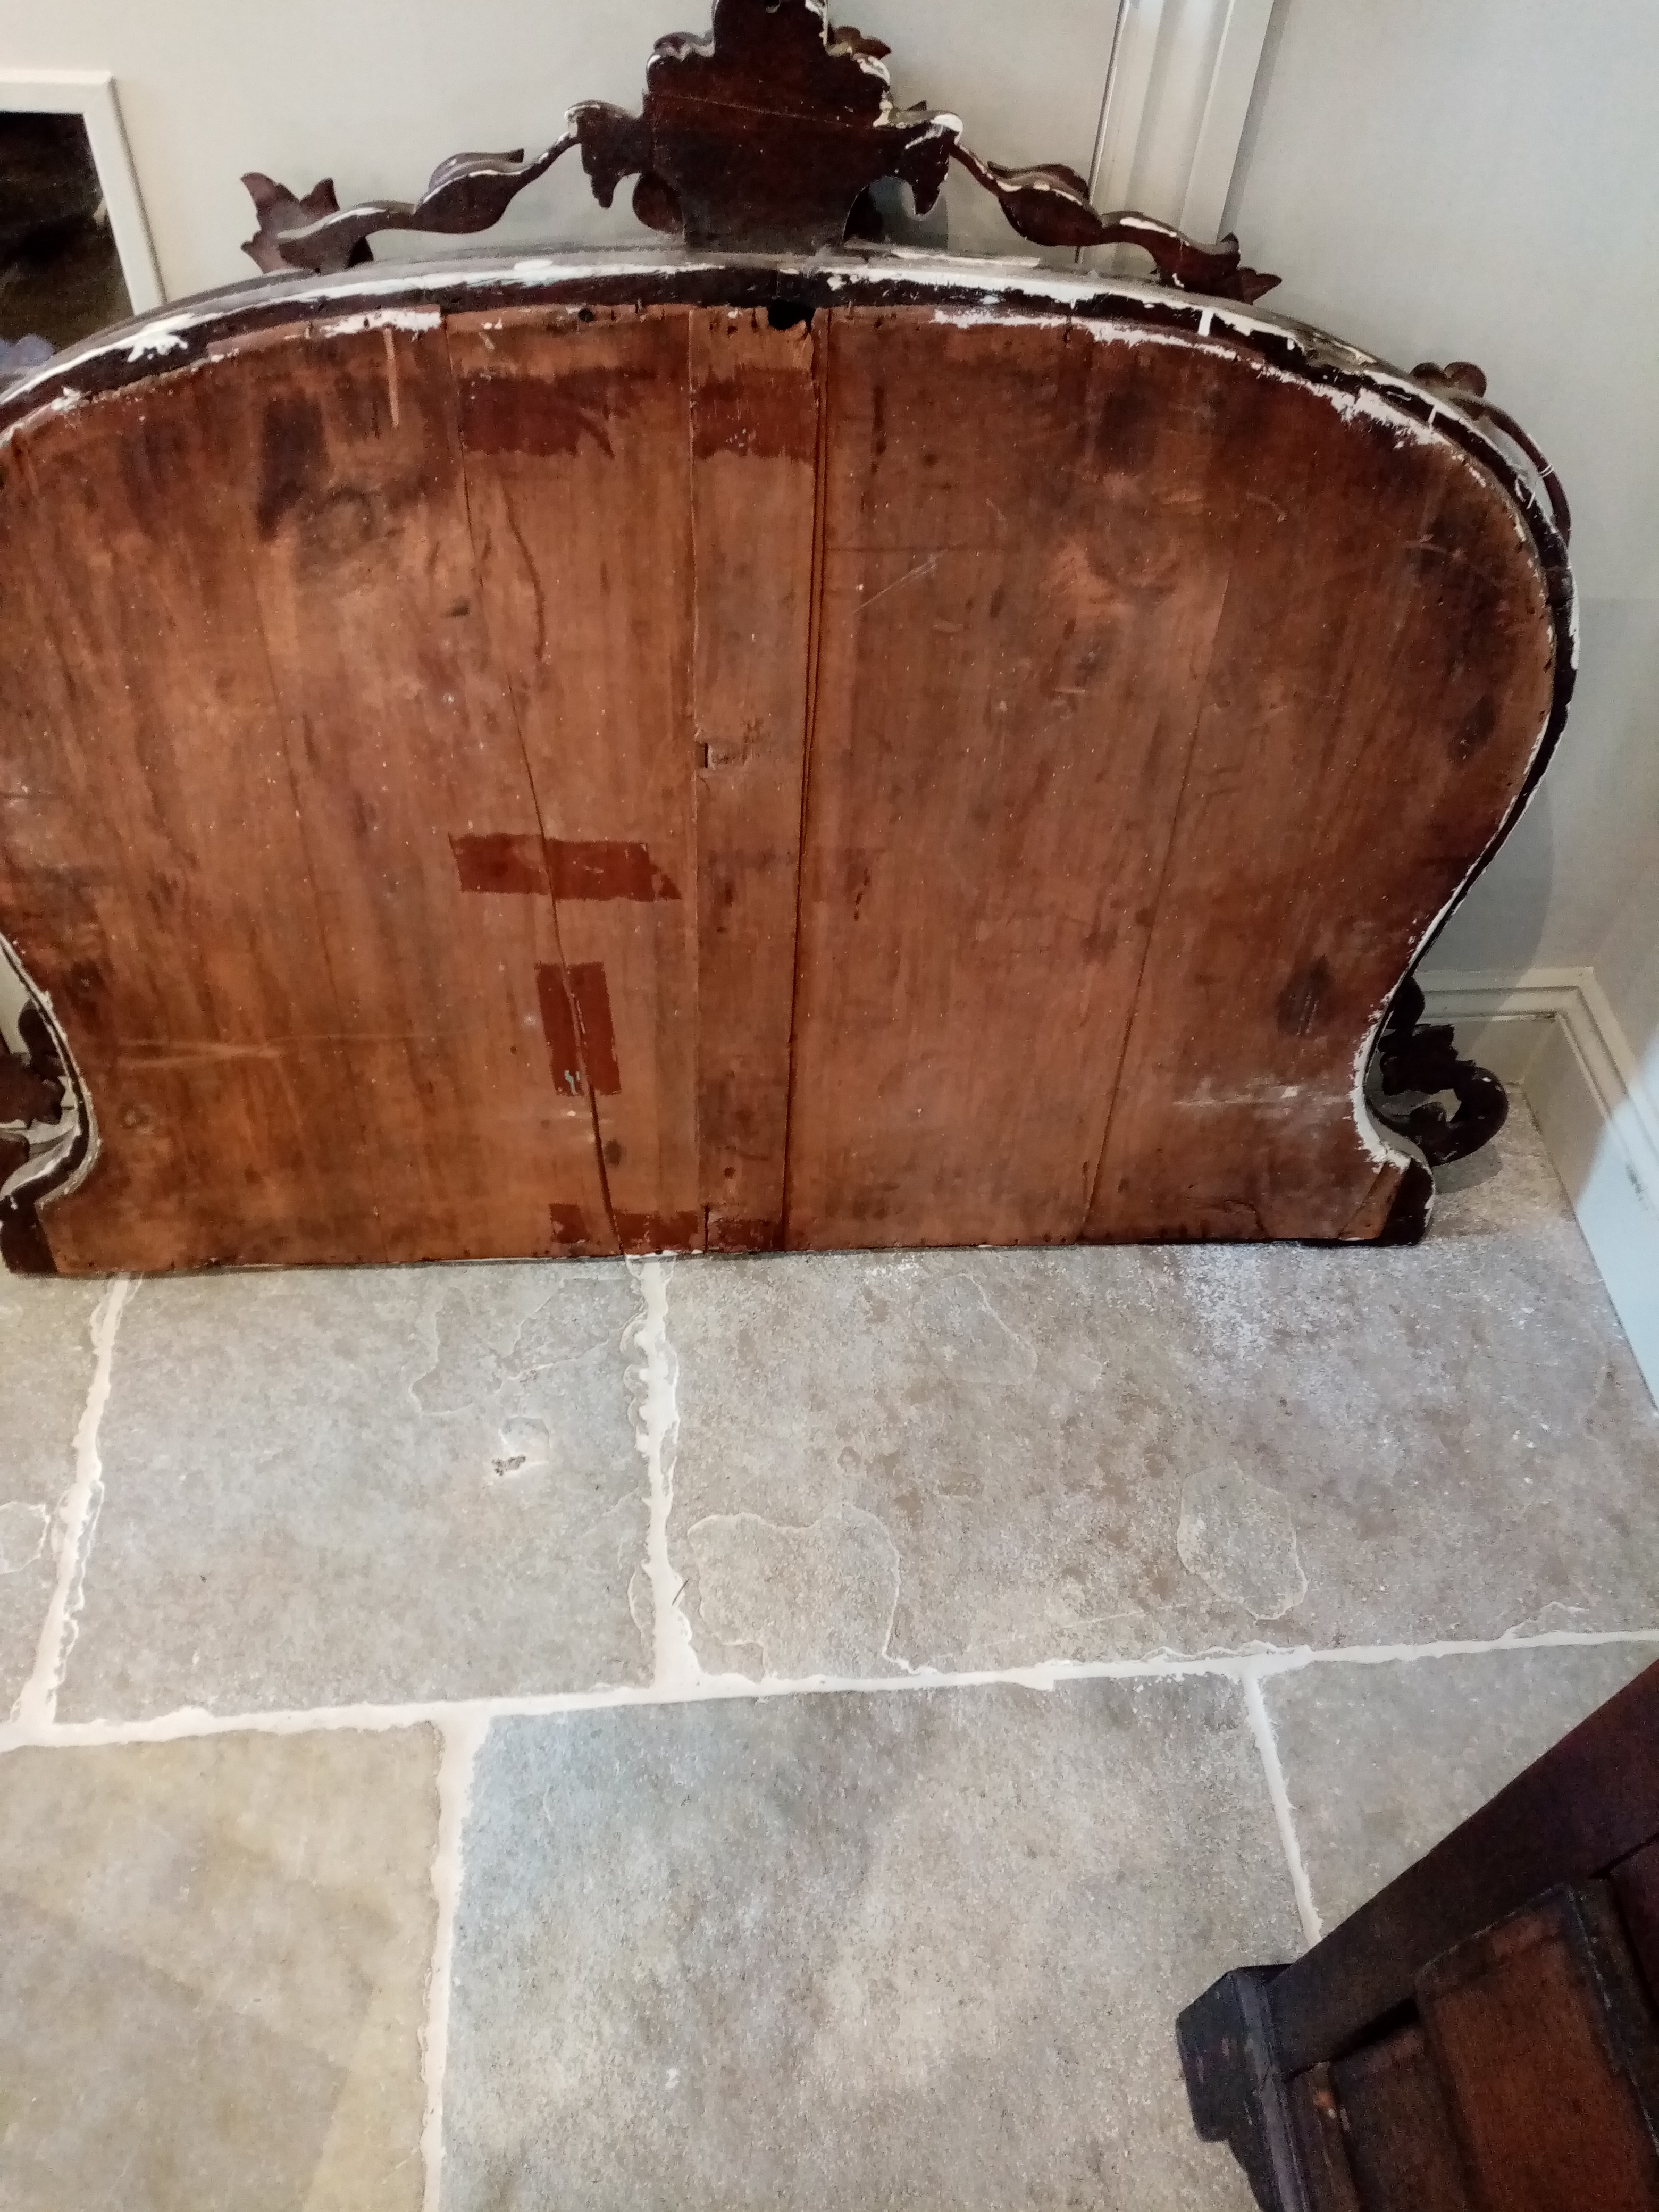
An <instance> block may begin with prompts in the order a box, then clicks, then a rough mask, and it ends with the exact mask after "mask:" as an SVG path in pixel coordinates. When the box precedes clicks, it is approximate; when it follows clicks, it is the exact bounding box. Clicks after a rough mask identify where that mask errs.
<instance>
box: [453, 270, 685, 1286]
mask: <svg viewBox="0 0 1659 2212" xmlns="http://www.w3.org/2000/svg"><path fill="white" fill-rule="evenodd" d="M690 312H691V311H690V310H689V309H687V308H684V307H663V308H650V309H644V310H641V311H638V312H635V311H634V310H632V309H628V310H620V311H618V310H609V309H606V310H594V311H589V310H586V309H581V310H576V309H568V308H558V309H552V310H547V309H538V308H526V309H519V310H512V311H509V312H507V313H500V314H492V315H482V316H469V315H458V316H455V317H453V318H452V319H451V320H450V322H449V324H448V326H447V327H448V334H449V346H450V354H451V358H452V361H453V367H454V375H455V386H456V391H457V393H458V396H459V415H460V435H461V444H462V449H463V452H464V453H465V466H466V478H467V487H468V496H469V501H470V506H471V518H472V527H473V532H474V537H475V539H476V543H477V555H478V563H479V573H480V576H481V578H482V583H483V605H484V609H485V614H486V618H487V621H488V623H489V635H490V640H491V645H492V647H493V651H494V656H495V666H496V667H497V668H498V670H499V671H501V674H502V676H503V677H504V678H505V679H506V681H507V685H508V688H509V690H510V693H511V696H512V700H513V712H514V714H515V717H516V721H517V726H518V731H519V736H520V742H521V744H522V747H523V751H524V757H525V758H526V762H527V763H528V766H529V771H530V775H531V778H532V783H533V786H534V789H535V794H536V803H537V805H538V810H539V812H540V817H541V831H542V835H543V836H544V839H545V840H546V841H547V842H548V849H549V854H550V862H551V865H552V866H553V868H554V871H555V874H554V876H553V877H550V879H549V890H550V891H556V896H555V897H554V898H553V900H552V904H553V907H554V909H555V911H556V921H557V938H558V945H559V957H560V958H561V959H562V962H563V963H565V965H566V967H567V969H568V971H569V972H570V973H571V974H572V975H580V977H581V979H582V980H581V984H580V990H579V991H578V992H577V993H576V994H574V1016H575V1020H576V1024H577V1030H578V1034H579V1035H580V1037H581V1039H582V1042H583V1048H584V1052H585V1054H586V1056H587V1057H588V1058H589V1059H590V1060H591V1059H592V1055H594V1054H596V1053H597V1054H599V1056H600V1058H601V1060H606V1061H607V1062H608V1060H609V1058H610V1057H611V1056H614V1064H615V1070H616V1080H615V1082H614V1084H612V1083H611V1081H610V1080H609V1079H608V1076H607V1075H606V1074H605V1071H604V1070H603V1069H595V1068H593V1067H592V1066H590V1067H589V1068H588V1070H587V1073H586V1078H585V1079H584V1081H585V1085H586V1091H587V1093H588V1095H589V1110H590V1112H591V1113H592V1117H593V1120H594V1122H595V1124H596V1127H597V1132H598V1139H599V1145H600V1146H601V1147H602V1152H603V1159H604V1165H605V1191H606V1202H608V1205H609V1208H610V1212H611V1224H612V1226H613V1229H614V1232H615V1234H616V1236H617V1238H618V1239H619V1241H620V1243H621V1244H622V1245H623V1249H626V1250H629V1251H650V1250H654V1249H659V1248H662V1247H675V1248H680V1249H685V1248H692V1247H696V1246H700V1245H701V1244H702V1186H701V1180H700V1174H699V1162H698V1152H697V1101H696V1092H697V1046H696V1040H697V1031H698V1008H697V907H698V853H697V841H696V758H695V752H694V746H695V742H696V741H695V738H694V737H693V732H692V723H691V680H692V639H693V634H694V615H693V604H692V559H693V554H692V518H691V424H690ZM512 827H513V825H512V824H509V823H502V824H501V828H502V829H503V830H506V829H510V828H512ZM573 848H578V849H580V851H581V852H584V853H586V854H589V855H590V856H591V855H592V853H593V851H594V849H595V848H605V849H606V850H608V851H609V852H610V853H611V855H612V856H613V857H612V859H611V861H609V862H608V863H606V862H602V861H600V860H595V859H592V858H591V857H590V859H589V860H586V861H582V862H579V861H577V860H575V859H574V858H573V857H572V853H573ZM636 849H637V850H640V851H642V853H643V854H644V856H645V859H644V860H643V861H642V862H641V860H639V859H637V858H628V857H623V855H625V854H634V853H635V851H636ZM473 896H476V897H477V898H479V899H480V900H481V901H482V902H485V903H494V902H498V901H501V900H513V901H516V900H518V899H520V898H522V897H524V896H526V895H525V894H524V893H522V892H513V891H503V892H498V893H490V892H478V893H475V894H473ZM536 902H537V901H536V899H535V898H534V897H532V899H531V903H532V904H533V903H536Z"/></svg>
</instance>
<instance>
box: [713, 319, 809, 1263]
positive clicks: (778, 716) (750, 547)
mask: <svg viewBox="0 0 1659 2212" xmlns="http://www.w3.org/2000/svg"><path fill="white" fill-rule="evenodd" d="M691 428H692V464H691V466H692V503H693V520H694V532H695V539H696V638H695V644H694V648H693V653H694V658H693V665H692V672H691V681H692V696H693V706H692V713H693V720H694V724H695V740H696V763H697V924H698V991H699V1019H698V1036H697V1109H698V1126H699V1157H700V1169H699V1172H700V1176H701V1192H702V1205H703V1209H704V1215H705V1219H706V1223H707V1238H708V1246H709V1249H711V1250H715V1251H768V1250H771V1249H774V1248H775V1247H776V1246H778V1245H780V1244H781V1243H782V1242H783V1194H784V1161H785V1145H786V1138H787V1127H788V1117H789V1054H790V1027H791V1023H792V1021H793V1012H794V991H795V920H796V907H797V903H798V900H799V881H800V824H801V788H802V776H803V772H804V769H805V752H806V718H807V709H808V699H809V693H810V689H811V682H810V679H811V669H810V665H809V653H810V651H811V643H812V607H813V591H814V585H815V574H814V544H813V537H814V529H815V525H816V519H817V469H818V431H819V408H818V380H817V345H816V343H815V341H814V337H813V334H812V331H811V328H810V327H808V326H806V325H794V326H793V327H791V328H787V329H783V330H774V329H772V328H771V327H770V325H769V322H768V319H767V318H766V316H765V315H764V314H760V313H755V312H754V311H752V310H750V312H748V313H728V312H726V310H723V309H719V308H716V309H713V310H703V311H699V312H696V313H693V315H692V318H691Z"/></svg>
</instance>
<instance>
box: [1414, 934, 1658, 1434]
mask: <svg viewBox="0 0 1659 2212" xmlns="http://www.w3.org/2000/svg"><path fill="white" fill-rule="evenodd" d="M1418 980H1419V982H1420V983H1421V984H1422V987H1423V994H1424V997H1425V1000H1426V1001H1427V1007H1428V1016H1429V1018H1430V1019H1431V1021H1442V1022H1450V1023H1452V1024H1453V1025H1454V1026H1455V1029H1456V1031H1457V1042H1458V1049H1459V1050H1460V1051H1461V1052H1463V1053H1466V1054H1468V1056H1469V1057H1470V1058H1471V1059H1474V1060H1480V1062H1481V1064H1482V1065H1483V1066H1486V1067H1490V1068H1491V1069H1492V1072H1493V1073H1495V1074H1497V1075H1501V1076H1502V1077H1503V1079H1504V1081H1505V1082H1506V1083H1507V1084H1509V1085H1510V1086H1511V1088H1512V1089H1516V1090H1518V1091H1520V1092H1521V1094H1522V1097H1524V1098H1525V1099H1526V1102H1527V1103H1528V1106H1529V1107H1530V1108H1531V1109H1532V1111H1533V1115H1534V1119H1535V1120H1536V1121H1537V1123H1538V1127H1539V1132H1540V1133H1541V1136H1542V1137H1543V1139H1544V1143H1545V1145H1546V1146H1547V1148H1548V1151H1549V1155H1550V1158H1551V1159H1552V1160H1553V1162H1554V1163H1555V1169H1556V1172H1557V1174H1559V1176H1560V1178H1561V1180H1562V1182H1564V1183H1565V1186H1566V1188H1567V1194H1568V1196H1569V1197H1570V1198H1571V1200H1572V1204H1573V1210H1574V1212H1576V1213H1577V1216H1578V1225H1579V1227H1580V1228H1581V1229H1582V1230H1583V1232H1584V1239H1585V1242H1586V1243H1588V1244H1589V1248H1590V1251H1591V1253H1592V1255H1594V1257H1595V1264H1596V1266H1597V1267H1599V1268H1600V1269H1601V1279H1602V1280H1603V1281H1604V1282H1605V1283H1606V1285H1607V1291H1608V1294H1609V1296H1610V1297H1612V1299H1613V1306H1614V1309H1615V1310H1616V1311H1617V1313H1618V1316H1619V1318H1620V1322H1622V1323H1623V1325H1624V1329H1625V1334H1626V1336H1627V1337H1628V1338H1629V1339H1630V1343H1631V1349H1632V1351H1633V1352H1635V1354H1636V1361H1637V1364H1638V1366H1639V1367H1640V1369H1641V1370H1642V1372H1643V1374H1644V1376H1645V1377H1646V1378H1647V1383H1648V1387H1649V1389H1650V1390H1651V1391H1652V1392H1653V1395H1654V1396H1655V1398H1656V1399H1659V1103H1656V1101H1655V1099H1654V1097H1653V1096H1652V1094H1651V1092H1650V1090H1649V1089H1648V1086H1647V1085H1646V1084H1645V1082H1644V1079H1643V1074H1642V1068H1641V1063H1640V1061H1639V1060H1638V1058H1637V1056H1636V1054H1635V1052H1634V1051H1633V1050H1632V1046H1631V1042H1630V1040H1629V1038H1628V1037H1627V1036H1626V1035H1625V1032H1624V1030H1623V1029H1622V1028H1621V1027H1620V1022H1619V1019H1618V1017H1617V1016H1616V1015H1615V1014H1614V1012H1613V1008H1612V1007H1611V1006H1609V1005H1608V1003H1607V994H1606V993H1605V992H1604V991H1603V990H1602V988H1601V985H1600V984H1599V983H1598V982H1597V981H1596V980H1595V969H1593V968H1533V969H1528V970H1527V972H1526V973H1525V974H1524V975H1520V976H1518V977H1510V976H1500V975H1456V974H1451V973H1442V974H1436V973H1434V972H1432V971H1430V972H1427V973H1425V974H1424V975H1421V976H1419V979H1418Z"/></svg>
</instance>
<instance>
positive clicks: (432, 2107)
mask: <svg viewBox="0 0 1659 2212" xmlns="http://www.w3.org/2000/svg"><path fill="white" fill-rule="evenodd" d="M488 1732H489V1721H488V1719H487V1718H486V1717H484V1716H483V1715H482V1714H480V1713H477V1712H473V1711H467V1712H465V1713H463V1714H461V1715H460V1716H459V1717H451V1718H450V1719H448V1720H447V1721H445V1722H442V1723H440V1734H441V1740H442V1743H443V1757H442V1759H441V1760H440V1762H439V1766H438V1841H437V1845H436V1848H435V1850H434V1852H433V1855H432V1889H433V1894H434V1895H435V1897H436V1899H437V1901H438V1913H437V1922H436V1926H435V1931H434V1935H433V1942H432V1970H431V1972H430V1973H429V1975H428V1978H427V1988H426V2026H425V2027H424V2028H423V2029H422V2033H421V2078H422V2081H424V2083H425V2085H426V2113H425V2117H424V2118H423V2120H422V2124H421V2162H422V2166H424V2167H425V2169H426V2186H425V2191H424V2193H423V2196H422V2212H439V2208H440V2204H441V2200H442V2194H443V2161H444V2075H445V2073H446V2071H447V2068H448V2063H449V1999H450V1984H451V1979H452V1977H453V1971H454V1965H455V1916H456V1912H457V1910H458V1908H459V1904H460V1896H461V1847H462V1843H463V1841H464V1838H465V1831H466V1818H467V1814H468V1812H469V1810H470V1809H471V1802H472V1776H473V1771H474V1769H475V1768H476V1766H477V1758H478V1748H479V1746H480V1745H481V1744H482V1743H483V1740H484V1737H485V1735H487V1734H488Z"/></svg>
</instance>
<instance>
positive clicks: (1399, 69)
mask: <svg viewBox="0 0 1659 2212" xmlns="http://www.w3.org/2000/svg"><path fill="white" fill-rule="evenodd" d="M1228 222H1229V223H1230V225H1231V226H1232V227H1235V228H1237V230H1238V231H1239V233H1240V235H1241V236H1242V238H1243V241H1244V249H1245V258H1247V259H1248V260H1249V261H1251V262H1253V263H1254V264H1255V265H1257V266H1258V267H1263V268H1268V269H1275V270H1279V271H1280V272H1281V273H1282V274H1283V276H1284V277H1285V284H1284V288H1283V289H1282V290H1281V291H1279V292H1275V293H1274V294H1273V295H1272V297H1271V299H1270V300H1269V301H1267V302H1266V303H1264V304H1267V305H1269V306H1272V307H1282V308H1283V309H1285V310H1286V311H1288V312H1290V313H1295V314H1298V315H1304V316H1306V317H1307V318H1308V319H1310V321H1314V322H1317V323H1322V324H1326V325H1329V326H1330V327H1331V328H1333V329H1334V330H1336V331H1340V332H1341V334H1342V335H1343V336H1344V337H1348V338H1352V339H1353V340H1356V341H1357V342H1358V343H1360V344H1362V345H1367V346H1370V347H1372V348H1374V349H1376V351H1377V352H1379V353H1381V354H1383V355H1385V356H1388V357H1389V358H1390V359H1392V360H1394V361H1396V362H1402V363H1404V364H1405V365H1407V367H1409V366H1410V365H1411V364H1412V363H1413V362H1417V361H1419V360H1422V359H1425V358H1431V359H1434V360H1437V361H1442V362H1443V361H1447V360H1449V359H1452V358H1454V357H1457V358H1462V359H1465V360H1474V361H1478V362H1480V363H1481V364H1482V365H1483V367H1484V368H1486V371H1487V374H1488V376H1489V378H1490V380H1491V390H1492V397H1493V398H1495V399H1497V400H1498V402H1499V403H1500V404H1503V405H1504V406H1506V407H1508V408H1509V409H1510V410H1511V412H1513V413H1514V414H1515V415H1516V416H1517V417H1518V418H1519V419H1520V420H1521V421H1522V422H1524V423H1525V424H1526V426H1527V428H1528V429H1529V430H1530V431H1531V432H1532V434H1533V435H1534V437H1535V438H1536V439H1537V440H1538V441H1539V442H1540V443H1541V445H1542V447H1544V449H1545V451H1546V452H1547V453H1549V454H1550V455H1551V457H1552V459H1553V460H1554V461H1555V463H1556V465H1557V466H1558V468H1559V471H1560V473H1561V476H1562V478H1563V481H1564V482H1565V485H1566V488H1567V490H1568V493H1569V495H1570V496H1571V501H1572V507H1573V514H1574V530H1573V560H1574V566H1575V568H1576V570H1577V577H1578V583H1579V588H1580V592H1581V593H1582V609H1583V646H1582V672H1581V676H1580V680H1579V687H1578V695H1577V702H1576V703H1575V705H1574V708H1573V711H1572V716H1571V721H1570V723H1569V725H1568V727H1567V731H1566V733H1565V737H1564V738H1563V739H1562V743H1561V746H1560V750H1559V753H1558V755H1557V758H1556V763H1555V765H1554V766H1553V768H1552V769H1550V771H1549V773H1548V775H1547V776H1546V778H1545V779H1544V781H1543V784H1542V786H1541V788H1540V791H1539V793H1538V795H1537V797H1536V798H1535V799H1534V803H1533V805H1532V806H1531V807H1530V808H1529V810H1528V813H1527V815H1526V816H1525V817H1524V818H1523V820H1522V823H1521V824H1520V825H1519V827H1518V828H1517V829H1516V833H1515V836H1513V838H1512V839H1511V841H1510V843H1509V845H1507V846H1506V847H1505V848H1504V852H1503V853H1502V854H1501V855H1500V856H1499V858H1498V860H1497V861H1496V863H1495V864H1494V865H1493V866H1492V869H1491V870H1490V872H1488V873H1487V875H1486V877H1485V878H1483V879H1482V880H1481V882H1480V884H1478V885H1477V886H1476V887H1475V890H1474V892H1473V893H1472V894H1471V896H1470V897H1469V900H1468V904H1467V905H1466V906H1465V907H1464V908H1462V910H1461V911H1460V913H1459V914H1458V915H1455V917H1454V919H1453V921H1452V922H1451V923H1450V925H1449V927H1448V929H1447V931H1446V933H1445V934H1444V936H1443V938H1442V939H1441V940H1440V943H1439V945H1437V948H1436V950H1435V951H1434V952H1433V954H1431V961H1430V966H1431V969H1448V970H1450V969H1455V970H1461V971H1465V972H1479V971H1496V972H1498V973H1501V974H1504V975H1518V974H1520V973H1521V972H1522V971H1523V970H1525V969H1528V968H1533V967H1544V968H1551V969H1556V968H1579V967H1586V966H1590V965H1597V966H1598V967H1600V968H1601V969H1602V970H1603V981H1604V984H1605V987H1606V988H1607V994H1608V996H1609V998H1610V999H1612V1000H1613V1005H1614V1007H1615V1011H1616V1012H1617V1013H1618V1015H1619V1018H1620V1021H1621V1022H1622V1024H1624V1026H1625V1028H1626V1031H1627V1033H1628V1035H1629V1036H1630V1037H1631V1039H1632V1043H1633V1044H1634V1045H1635V1047H1636V1048H1637V1050H1638V1054H1640V1053H1642V1052H1644V1051H1645V1050H1646V1049H1647V1048H1649V1046H1650V1042H1652V1040H1654V1039H1655V1038H1656V1036H1659V428H1656V422H1659V416H1656V406H1655V389H1656V387H1655V373H1656V364H1659V6H1656V5H1655V4H1654V0H1589V4H1583V5H1571V4H1563V0H1366V4H1364V5H1363V6H1361V5H1358V4H1356V0H1279V6H1278V10H1277V14H1276V17H1275V21H1274V24H1273V31H1272V33H1271V34H1270V37H1269V40H1268V46H1267V54H1266V57H1265V58H1264V63H1263V69H1262V74H1261V81H1260V82H1259V84H1258V88H1257V94H1256V100H1255V107H1254V110H1253V112H1252V117H1251V122H1250V127H1249V131H1248V132H1247V135H1246V141H1245V148H1244V151H1243V155H1242V157H1241V161H1240V164H1239V168H1238V172H1237V175H1236V177H1235V181H1234V188H1233V191H1232V194H1231V200H1230V204H1229V210H1228ZM1613 931H1616V939H1610V937H1609V933H1610V932H1613ZM1604 946H1605V947H1606V951H1605V952H1604V950H1603V948H1604Z"/></svg>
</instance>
